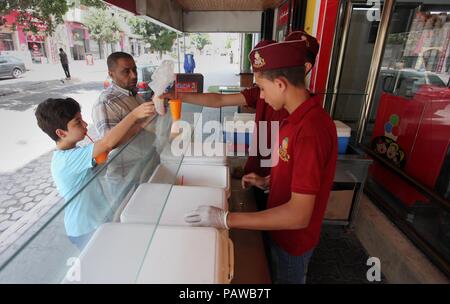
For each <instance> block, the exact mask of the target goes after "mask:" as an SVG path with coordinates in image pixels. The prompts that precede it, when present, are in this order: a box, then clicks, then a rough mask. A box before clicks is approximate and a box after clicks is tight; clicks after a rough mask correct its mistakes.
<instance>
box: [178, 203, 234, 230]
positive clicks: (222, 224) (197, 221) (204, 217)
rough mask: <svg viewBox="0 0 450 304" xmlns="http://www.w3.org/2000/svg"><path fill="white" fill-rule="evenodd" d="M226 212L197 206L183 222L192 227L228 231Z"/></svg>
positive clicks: (210, 207)
mask: <svg viewBox="0 0 450 304" xmlns="http://www.w3.org/2000/svg"><path fill="white" fill-rule="evenodd" d="M227 216H228V211H225V210H223V209H220V208H217V207H213V206H199V207H198V208H197V209H195V210H193V211H191V212H189V213H188V214H186V215H185V216H184V221H185V222H186V223H189V224H190V225H192V226H201V227H215V228H219V229H229V228H228V225H227Z"/></svg>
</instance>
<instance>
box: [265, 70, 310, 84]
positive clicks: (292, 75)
mask: <svg viewBox="0 0 450 304" xmlns="http://www.w3.org/2000/svg"><path fill="white" fill-rule="evenodd" d="M259 73H260V75H261V76H262V77H264V78H267V79H269V80H271V81H274V80H275V78H277V77H284V78H286V79H287V81H289V82H290V83H291V84H292V85H294V86H296V87H303V86H304V85H305V67H304V66H298V67H293V68H284V69H275V70H266V71H261V72H259Z"/></svg>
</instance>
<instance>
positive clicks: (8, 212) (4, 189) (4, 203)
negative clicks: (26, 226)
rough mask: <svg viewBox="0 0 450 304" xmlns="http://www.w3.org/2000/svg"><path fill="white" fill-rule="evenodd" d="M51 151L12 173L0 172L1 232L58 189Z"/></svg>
mask: <svg viewBox="0 0 450 304" xmlns="http://www.w3.org/2000/svg"><path fill="white" fill-rule="evenodd" d="M51 157H52V152H49V153H47V154H45V155H43V156H41V157H39V158H37V159H35V160H34V161H31V162H30V163H28V164H27V165H26V166H24V167H23V168H21V169H19V170H18V171H16V172H13V173H7V174H5V173H0V235H1V233H3V232H4V231H5V230H6V229H8V228H9V227H10V226H11V225H12V224H14V223H15V222H16V221H17V220H18V219H20V218H21V217H22V216H23V215H24V214H25V213H26V212H27V211H29V210H31V209H32V208H33V207H35V206H36V205H37V204H38V203H39V202H40V201H42V200H43V199H44V198H45V197H46V196H47V195H49V194H50V193H52V192H53V191H54V190H55V185H54V183H53V179H52V176H51V173H50V166H49V164H50V161H51Z"/></svg>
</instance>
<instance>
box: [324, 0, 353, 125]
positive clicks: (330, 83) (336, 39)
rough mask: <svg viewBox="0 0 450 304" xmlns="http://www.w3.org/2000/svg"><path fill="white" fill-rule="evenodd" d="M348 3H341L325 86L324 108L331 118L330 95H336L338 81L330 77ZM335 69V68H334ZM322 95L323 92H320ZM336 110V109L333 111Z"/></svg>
mask: <svg viewBox="0 0 450 304" xmlns="http://www.w3.org/2000/svg"><path fill="white" fill-rule="evenodd" d="M346 3H347V2H345V1H339V11H338V16H337V18H336V25H335V29H334V38H333V47H332V48H331V60H330V62H329V64H328V73H327V82H326V84H325V92H324V93H325V96H324V99H323V103H322V106H323V107H324V109H325V108H327V111H328V113H330V116H332V114H333V113H332V112H331V103H330V104H328V100H329V98H328V96H327V95H328V94H329V93H330V92H331V94H333V93H335V92H334V91H333V88H334V81H336V78H335V77H333V79H331V77H330V75H331V73H332V66H333V64H334V62H338V60H337V57H338V55H339V54H338V47H339V45H340V44H339V43H340V39H339V38H340V33H342V28H343V23H344V18H345V15H344V14H345V11H346V6H345V5H346ZM333 69H334V68H333ZM334 72H335V71H333V74H334V75H336V74H335V73H334ZM318 93H321V92H318ZM332 97H333V95H331V98H332ZM333 110H334V109H333Z"/></svg>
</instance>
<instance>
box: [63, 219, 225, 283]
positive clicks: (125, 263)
mask: <svg viewBox="0 0 450 304" xmlns="http://www.w3.org/2000/svg"><path fill="white" fill-rule="evenodd" d="M153 229H154V226H153V225H141V224H122V223H107V224H104V225H102V226H101V227H99V229H98V230H97V231H96V233H95V234H94V236H93V237H92V239H91V240H90V241H89V243H88V244H87V246H86V247H85V249H84V250H83V252H82V254H81V255H80V263H79V265H80V267H81V272H80V274H81V276H80V279H81V281H75V282H68V281H64V282H63V283H85V284H86V283H92V284H96V283H97V284H98V283H107V284H108V283H109V284H111V283H122V284H132V283H135V282H138V283H209V284H211V283H228V275H229V274H230V273H232V265H233V263H232V262H231V263H230V261H232V257H231V258H230V254H232V252H231V250H229V249H230V248H231V247H230V244H229V243H228V242H229V241H228V238H227V237H226V235H225V234H223V233H222V232H220V231H219V230H217V229H214V228H210V227H167V226H160V227H157V228H156V230H155V231H154V234H153ZM152 234H153V239H152V240H151V243H150V238H151V236H152Z"/></svg>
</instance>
